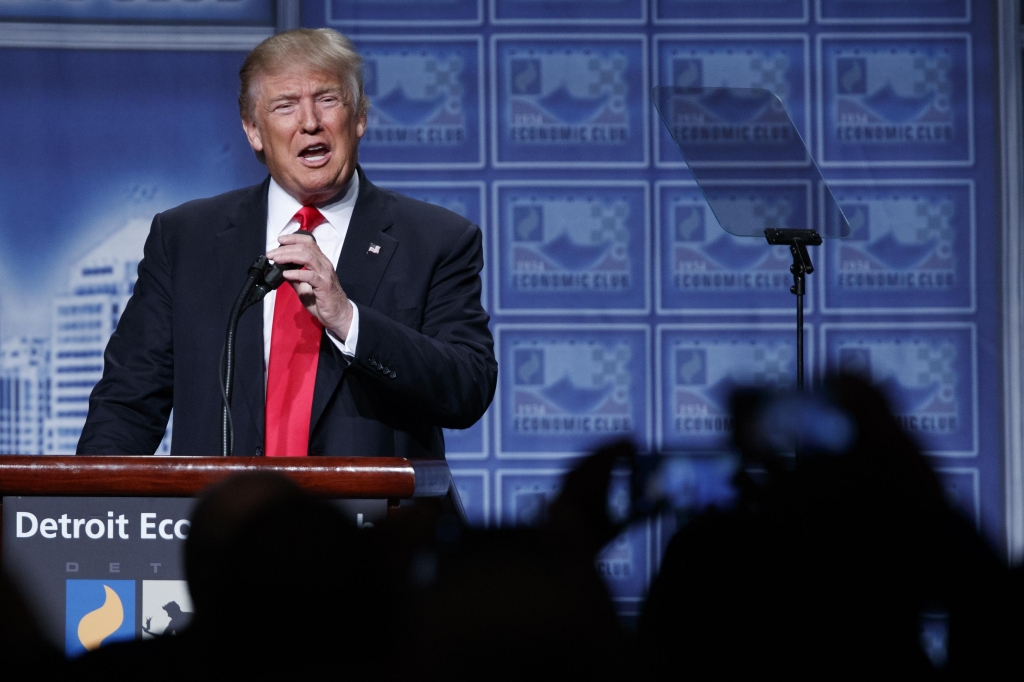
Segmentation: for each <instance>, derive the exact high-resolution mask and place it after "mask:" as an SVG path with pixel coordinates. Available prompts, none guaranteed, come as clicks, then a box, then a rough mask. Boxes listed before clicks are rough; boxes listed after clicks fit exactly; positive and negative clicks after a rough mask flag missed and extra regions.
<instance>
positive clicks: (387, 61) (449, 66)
mask: <svg viewBox="0 0 1024 682" xmlns="http://www.w3.org/2000/svg"><path fill="white" fill-rule="evenodd" d="M355 43H356V45H357V46H358V48H359V53H360V54H361V55H362V57H363V81H364V88H365V91H366V94H367V96H368V97H369V98H370V101H371V107H370V111H369V113H368V114H367V126H366V135H364V136H363V140H362V142H361V143H360V145H359V156H360V161H361V162H362V163H363V165H364V166H366V167H367V168H396V169H397V168H437V167H445V168H479V167H481V166H483V164H484V151H483V144H484V138H483V86H482V76H481V71H480V68H481V60H482V56H483V55H482V51H483V43H482V41H481V39H479V38H458V39H456V38H443V39H441V38H438V39H426V38H422V37H420V38H410V39H395V40H388V39H385V38H374V39H371V38H360V37H358V36H357V37H356V38H355Z"/></svg>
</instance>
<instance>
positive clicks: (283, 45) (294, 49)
mask: <svg viewBox="0 0 1024 682" xmlns="http://www.w3.org/2000/svg"><path fill="white" fill-rule="evenodd" d="M294 64H305V65H307V66H309V67H310V68H312V69H313V70H315V71H323V72H324V73H333V74H335V75H337V76H338V80H339V81H341V82H342V83H344V84H346V85H347V88H348V92H347V93H346V97H347V99H348V102H347V103H348V104H351V105H352V108H353V109H354V110H355V113H356V115H357V116H362V115H363V114H365V113H366V110H367V109H369V108H370V100H369V98H368V97H367V96H366V95H365V94H364V93H363V60H362V58H361V57H360V56H359V53H358V52H356V48H355V46H353V45H352V41H351V40H349V39H348V38H346V37H345V36H343V35H341V34H340V33H338V32H337V31H335V30H334V29H330V28H296V29H292V30H291V31H285V32H283V33H278V34H277V35H275V36H271V37H270V38H267V39H266V40H264V41H263V42H262V43H260V44H259V45H257V46H256V47H255V48H253V50H252V52H250V53H249V54H248V55H247V56H246V58H245V63H243V64H242V68H241V70H240V71H239V72H238V77H239V80H240V84H239V89H238V112H239V113H240V114H241V115H242V119H243V120H245V121H253V120H254V117H255V113H256V99H257V97H258V96H259V87H260V83H259V81H260V76H262V75H267V74H272V73H275V72H278V71H280V70H282V69H284V68H286V67H288V66H291V65H294Z"/></svg>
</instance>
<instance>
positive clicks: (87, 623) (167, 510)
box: [3, 496, 387, 657]
mask: <svg viewBox="0 0 1024 682" xmlns="http://www.w3.org/2000/svg"><path fill="white" fill-rule="evenodd" d="M195 503H196V500H195V499H193V498H176V497H162V498H160V497H27V496H7V497H4V498H3V565H4V569H5V570H6V571H7V573H8V574H9V575H10V576H11V577H12V578H13V579H14V580H15V581H16V583H17V585H18V586H19V587H20V588H21V589H22V590H24V593H25V596H26V599H27V601H28V602H29V603H30V604H32V605H33V607H34V608H35V612H36V616H37V618H38V619H39V621H40V625H41V627H42V628H43V629H44V631H45V632H46V634H47V636H48V637H49V638H50V639H51V641H53V642H54V643H62V644H61V646H62V648H63V650H64V652H65V654H66V655H68V656H69V657H72V656H77V655H81V654H83V653H85V652H86V651H88V650H91V649H94V648H96V647H98V646H100V645H101V644H108V643H110V642H113V641H117V640H124V639H134V638H139V637H145V638H148V637H160V636H164V635H171V634H175V633H176V632H178V631H180V630H181V629H182V628H183V627H185V626H186V625H187V624H188V621H189V619H190V617H191V614H192V602H191V599H190V597H189V593H188V586H187V584H186V582H185V565H184V547H185V539H186V538H187V537H188V533H189V530H190V526H191V524H190V522H189V518H190V517H191V515H192V509H193V507H194V506H195ZM334 504H336V505H338V507H339V508H341V509H342V511H343V513H344V514H345V515H346V516H348V517H349V518H351V520H352V521H353V522H354V523H355V524H357V525H360V526H366V525H367V524H372V523H376V522H378V521H380V520H382V519H383V518H384V517H385V516H386V515H387V501H386V500H336V501H334Z"/></svg>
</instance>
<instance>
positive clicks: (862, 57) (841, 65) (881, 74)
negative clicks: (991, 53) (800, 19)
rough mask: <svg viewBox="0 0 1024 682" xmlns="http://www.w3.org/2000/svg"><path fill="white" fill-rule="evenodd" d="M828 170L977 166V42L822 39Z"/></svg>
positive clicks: (823, 145) (962, 38) (823, 152)
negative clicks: (974, 69) (973, 46)
mask: <svg viewBox="0 0 1024 682" xmlns="http://www.w3.org/2000/svg"><path fill="white" fill-rule="evenodd" d="M819 44H820V53H821V58H820V62H821V74H822V83H821V87H820V88H819V91H820V92H821V93H822V97H823V98H824V99H823V101H822V103H821V106H820V107H819V115H820V116H821V117H822V119H823V120H822V121H821V136H820V137H819V144H820V148H819V155H820V157H821V161H822V163H823V164H825V165H853V166H857V165H879V166H914V165H935V164H947V165H948V164H952V165H957V164H960V165H969V164H971V163H973V162H974V129H973V128H974V120H973V119H974V117H973V105H972V99H971V98H972V95H973V93H972V92H971V77H970V73H971V46H970V36H968V35H966V34H964V35H959V36H956V35H954V36H948V37H942V36H925V35H905V36H895V35H894V36H892V37H891V38H884V39H883V38H865V37H858V38H848V37H832V36H819Z"/></svg>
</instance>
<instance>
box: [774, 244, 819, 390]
mask: <svg viewBox="0 0 1024 682" xmlns="http://www.w3.org/2000/svg"><path fill="white" fill-rule="evenodd" d="M764 236H765V239H767V240H768V243H769V244H785V245H786V246H788V247H789V253H790V254H791V255H792V256H793V264H792V265H790V266H789V271H790V272H791V273H793V286H791V287H790V288H789V291H790V293H793V294H795V295H796V388H797V390H798V391H803V390H804V294H805V293H806V291H807V275H809V274H811V273H812V272H814V265H813V264H812V263H811V255H810V254H809V253H808V252H807V247H808V246H818V245H819V244H821V235H820V234H818V233H817V232H816V231H814V230H793V229H782V228H771V227H770V228H767V229H765V231H764Z"/></svg>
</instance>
